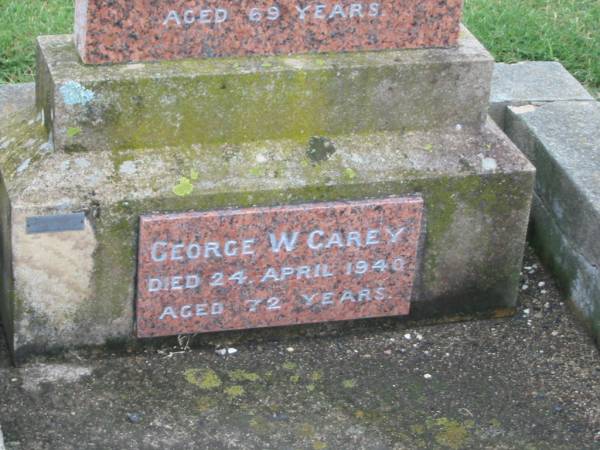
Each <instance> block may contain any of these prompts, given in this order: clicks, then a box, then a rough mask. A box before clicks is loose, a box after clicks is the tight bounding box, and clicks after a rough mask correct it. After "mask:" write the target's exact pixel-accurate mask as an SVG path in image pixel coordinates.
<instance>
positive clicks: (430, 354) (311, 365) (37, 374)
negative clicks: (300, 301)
mask: <svg viewBox="0 0 600 450" xmlns="http://www.w3.org/2000/svg"><path fill="white" fill-rule="evenodd" d="M535 264H536V260H535V259H534V258H533V257H531V256H528V257H527V259H526V262H525V266H526V267H528V268H529V269H526V270H524V275H523V284H526V285H527V286H528V287H527V289H525V290H522V295H521V301H522V306H521V307H520V311H519V313H518V314H517V315H516V316H514V317H512V318H508V319H497V320H487V321H473V322H464V323H453V324H444V325H436V326H419V327H412V328H409V329H407V328H406V325H405V324H401V323H399V322H398V321H393V320H383V321H375V322H372V321H370V322H369V324H368V326H359V327H352V328H350V327H345V328H332V329H324V330H323V332H322V333H321V334H320V335H319V334H316V335H315V336H312V337H304V338H297V337H296V338H279V339H277V340H264V341H262V342H261V341H254V342H248V343H244V344H232V347H234V348H235V349H236V350H237V352H235V353H230V354H226V355H225V356H222V355H220V354H218V353H217V352H215V349H214V348H209V347H207V346H204V347H203V348H199V349H193V350H183V349H182V348H171V349H169V348H164V349H159V350H146V352H143V353H137V354H134V353H131V354H113V355H106V354H105V355H102V354H100V353H97V354H94V353H89V354H83V353H79V354H75V353H71V354H69V355H68V356H67V357H64V358H62V359H60V360H59V359H54V360H51V361H50V360H46V361H37V362H33V363H31V364H29V365H27V366H25V367H22V368H20V369H15V368H11V367H9V366H8V364H7V362H6V359H4V364H3V366H2V367H1V368H0V389H1V392H0V422H1V423H2V428H3V431H4V437H5V441H6V446H7V449H9V450H11V449H27V450H35V449H78V450H79V449H203V448H207V449H225V448H227V449H268V448H271V449H313V450H314V449H317V450H319V449H321V450H323V449H467V448H474V449H519V450H522V449H527V450H533V449H598V448H600V384H599V380H600V356H599V354H598V350H597V349H596V348H595V347H594V345H593V344H592V341H591V339H590V338H589V337H588V335H587V334H586V333H585V332H584V330H582V329H581V328H580V326H579V325H578V323H577V322H576V321H575V320H574V318H573V316H572V315H571V313H570V312H569V310H568V307H567V306H566V305H565V304H563V303H562V301H561V298H560V296H559V295H558V293H557V292H556V290H555V288H554V287H553V284H552V282H551V280H549V279H548V277H547V276H546V274H545V273H544V272H543V270H541V269H539V268H536V266H535ZM530 272H531V273H530ZM542 283H545V284H544V285H541V284H542ZM184 344H185V343H184V342H182V346H184ZM222 353H227V352H226V351H225V352H222Z"/></svg>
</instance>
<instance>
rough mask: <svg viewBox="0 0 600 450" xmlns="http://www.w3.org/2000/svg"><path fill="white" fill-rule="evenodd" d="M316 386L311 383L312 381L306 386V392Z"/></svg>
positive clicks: (311, 390)
mask: <svg viewBox="0 0 600 450" xmlns="http://www.w3.org/2000/svg"><path fill="white" fill-rule="evenodd" d="M316 388H317V387H316V386H315V385H314V384H312V383H311V384H309V385H307V386H306V390H307V391H308V392H313V391H314V390H315V389H316Z"/></svg>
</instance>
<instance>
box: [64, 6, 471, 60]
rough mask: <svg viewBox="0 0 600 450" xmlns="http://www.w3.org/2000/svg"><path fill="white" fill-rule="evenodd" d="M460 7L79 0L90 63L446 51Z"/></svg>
mask: <svg viewBox="0 0 600 450" xmlns="http://www.w3.org/2000/svg"><path fill="white" fill-rule="evenodd" d="M461 7H462V0H316V1H307V0H240V1H237V0H207V1H200V0H161V1H160V2H157V1H155V0H136V1H131V0H112V1H110V2H107V1H105V0H77V1H76V12H75V36H76V42H77V48H78V50H79V53H80V55H81V58H82V59H83V61H84V62H85V63H90V64H101V63H114V62H133V61H154V60H165V59H179V58H197V57H217V56H242V55H275V54H292V53H306V52H338V51H357V50H381V49H399V48H419V47H448V46H452V45H455V44H456V42H457V39H458V34H459V26H460V13H461Z"/></svg>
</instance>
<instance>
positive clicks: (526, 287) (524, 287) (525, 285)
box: [521, 284, 529, 291]
mask: <svg viewBox="0 0 600 450" xmlns="http://www.w3.org/2000/svg"><path fill="white" fill-rule="evenodd" d="M521 289H522V290H524V291H526V290H527V289H529V285H528V284H524V285H523V286H521Z"/></svg>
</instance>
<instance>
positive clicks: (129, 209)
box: [0, 85, 534, 359]
mask: <svg viewBox="0 0 600 450" xmlns="http://www.w3.org/2000/svg"><path fill="white" fill-rule="evenodd" d="M10 89H11V91H10V92H9V93H7V94H6V95H4V97H3V103H2V115H1V117H2V120H1V122H0V133H1V134H0V147H1V148H2V152H1V153H0V170H1V172H2V181H3V183H2V191H1V193H2V195H1V203H2V206H3V207H2V217H1V219H2V237H3V244H2V257H3V280H4V282H3V284H2V288H3V297H2V306H3V308H2V316H3V320H4V324H5V326H6V329H7V331H8V334H9V342H10V346H11V348H12V350H13V351H14V354H15V355H16V358H17V359H22V358H25V357H26V356H27V354H29V353H31V352H42V351H44V352H45V351H49V350H52V349H59V348H70V347H77V346H83V345H103V344H110V343H114V342H126V341H134V337H133V336H134V326H135V324H134V314H133V312H134V296H135V276H136V250H137V248H136V247H137V239H138V228H139V225H138V222H139V217H140V215H141V214H145V213H150V212H177V211H187V210H195V211H203V210H211V209H217V208H227V207H233V208H240V207H248V206H261V205H282V204H295V203H302V202H307V201H311V202H312V201H329V200H344V199H367V198H385V197H388V196H391V195H404V194H415V193H418V194H420V195H422V197H423V199H424V206H425V224H424V227H425V235H424V242H423V248H422V267H421V269H420V271H419V276H418V277H417V279H416V281H415V283H416V285H415V288H414V289H415V292H414V301H413V302H412V306H411V311H412V312H411V315H410V316H409V317H410V318H430V319H431V318H436V317H438V318H439V317H449V316H455V315H457V314H458V315H474V314H478V313H484V314H487V315H494V314H506V313H507V312H509V311H511V310H512V308H513V307H514V306H515V302H516V293H517V283H518V278H519V268H520V266H519V265H520V261H521V257H522V253H523V246H524V240H525V231H526V226H527V221H528V215H529V207H530V200H531V193H532V187H533V181H534V169H533V167H532V166H531V165H530V164H529V162H528V161H527V160H526V159H525V157H524V156H523V155H522V154H521V153H520V152H519V151H518V150H517V149H516V148H515V147H514V146H513V144H512V143H510V142H509V141H508V139H507V138H506V137H504V135H503V134H502V133H501V132H500V131H499V130H498V129H497V128H496V127H495V126H494V125H492V124H490V123H489V122H488V123H486V124H485V125H484V126H483V129H482V130H481V131H474V130H473V129H470V128H466V127H465V128H461V127H451V128H443V129H442V128H440V129H434V130H430V131H414V132H405V133H400V132H396V131H385V132H384V131H378V132H371V133H362V134H343V135H337V136H332V137H331V138H328V141H327V144H328V152H327V155H326V157H322V158H321V157H319V154H318V151H317V150H318V145H316V143H315V139H306V140H291V139H277V140H268V141H256V142H253V143H241V144H213V145H207V144H204V145H189V146H178V147H169V148H159V149H143V150H140V149H137V150H133V149H132V150H127V149H124V150H121V151H119V152H113V151H106V150H102V149H98V150H96V151H91V152H86V153H66V152H63V151H59V150H56V149H55V150H53V149H52V147H51V146H50V145H49V144H48V142H47V140H48V136H47V135H46V133H45V130H44V127H43V124H42V122H41V118H40V117H39V115H38V114H37V113H36V109H35V106H34V92H33V87H32V86H31V85H22V86H19V87H12V88H10ZM7 111H10V114H6V112H7ZM36 117H37V119H36ZM316 151H317V153H315V152H316ZM74 212H83V213H84V214H85V223H84V226H83V227H82V229H79V230H73V231H63V232H42V233H29V232H28V230H27V220H28V218H30V217H32V216H49V215H55V214H66V213H74Z"/></svg>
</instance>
